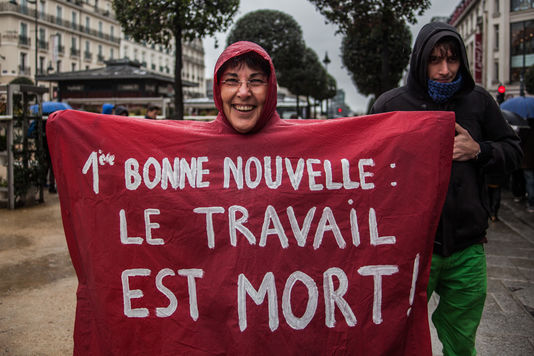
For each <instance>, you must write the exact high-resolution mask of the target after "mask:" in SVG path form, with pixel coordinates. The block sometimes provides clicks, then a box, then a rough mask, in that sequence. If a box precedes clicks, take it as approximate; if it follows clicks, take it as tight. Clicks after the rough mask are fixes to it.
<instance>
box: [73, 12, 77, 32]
mask: <svg viewBox="0 0 534 356" xmlns="http://www.w3.org/2000/svg"><path fill="white" fill-rule="evenodd" d="M77 19H78V18H77V14H76V13H75V12H74V11H73V12H72V28H73V29H76V27H77V24H76V23H77V22H78V21H77Z"/></svg>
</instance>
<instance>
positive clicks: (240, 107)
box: [234, 105, 254, 111]
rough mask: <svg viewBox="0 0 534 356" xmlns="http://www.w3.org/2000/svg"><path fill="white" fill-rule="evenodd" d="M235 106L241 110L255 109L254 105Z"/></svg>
mask: <svg viewBox="0 0 534 356" xmlns="http://www.w3.org/2000/svg"><path fill="white" fill-rule="evenodd" d="M234 108H235V109H236V110H239V111H251V110H252V109H254V106H252V105H234Z"/></svg>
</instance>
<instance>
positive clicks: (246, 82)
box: [220, 63, 269, 134]
mask: <svg viewBox="0 0 534 356" xmlns="http://www.w3.org/2000/svg"><path fill="white" fill-rule="evenodd" d="M268 87H269V86H268V77H267V75H266V74H265V73H264V72H263V71H262V70H261V69H253V68H250V67H249V66H248V65H247V64H246V63H242V64H241V65H239V66H237V67H235V68H227V69H226V70H225V71H224V72H223V73H222V75H221V81H220V88H221V99H222V104H223V112H224V115H225V116H226V119H227V120H228V122H229V123H230V125H232V127H233V128H234V130H236V131H237V132H239V133H242V134H244V133H247V132H249V131H251V130H252V129H253V128H254V127H255V126H256V124H257V123H258V120H259V119H260V116H261V113H262V111H263V106H264V104H265V100H266V98H267V92H268Z"/></svg>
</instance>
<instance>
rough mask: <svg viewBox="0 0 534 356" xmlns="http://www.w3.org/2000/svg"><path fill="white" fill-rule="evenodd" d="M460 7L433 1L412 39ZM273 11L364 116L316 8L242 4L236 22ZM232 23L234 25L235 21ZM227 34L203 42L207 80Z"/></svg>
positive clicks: (455, 0)
mask: <svg viewBox="0 0 534 356" xmlns="http://www.w3.org/2000/svg"><path fill="white" fill-rule="evenodd" d="M459 3H460V0H446V1H443V0H433V1H432V6H431V7H430V9H428V10H427V11H426V12H425V14H424V15H423V16H421V17H420V18H419V20H418V23H417V24H416V25H413V26H410V27H411V29H412V34H413V38H414V39H415V36H416V35H417V32H418V31H419V30H420V28H421V27H422V26H423V25H424V24H425V23H427V22H429V21H430V19H431V18H432V17H433V16H447V17H448V16H450V15H451V14H452V12H453V10H454V8H455V7H456V6H457V5H458V4H459ZM259 9H274V10H279V11H282V12H285V13H287V14H289V15H291V16H292V17H293V18H294V19H295V20H296V21H297V22H298V23H299V25H300V27H301V28H302V32H303V35H304V41H305V42H306V45H307V46H308V47H310V48H312V49H313V50H314V51H315V52H316V53H317V55H318V56H319V58H320V59H321V60H322V59H323V58H324V56H325V53H326V52H328V57H329V58H330V60H331V63H330V64H329V65H328V72H329V73H330V74H331V75H332V76H334V78H335V79H336V81H337V86H338V88H341V89H344V90H345V94H346V102H347V104H348V105H349V106H350V107H351V108H352V110H353V111H355V112H358V113H363V112H365V111H366V110H367V102H368V98H366V97H365V96H363V95H361V94H359V93H358V91H357V89H356V86H355V85H354V84H353V83H352V80H351V79H350V75H349V72H348V71H347V70H346V69H345V68H344V67H343V64H342V62H341V51H340V47H341V36H340V35H335V32H336V26H335V25H332V24H326V23H325V18H324V17H323V16H322V15H321V14H320V13H319V12H317V11H316V10H315V6H314V5H312V4H311V3H310V2H309V1H307V0H270V1H265V0H241V5H240V6H239V10H238V13H237V14H236V16H235V18H236V20H237V19H239V18H240V17H242V16H243V15H245V14H247V13H249V12H251V11H255V10H259ZM234 22H235V21H234ZM228 33H229V30H228V31H226V32H225V33H218V34H216V36H215V37H216V38H217V39H218V41H219V48H214V44H215V41H214V38H205V39H204V49H205V64H206V77H207V78H212V76H213V67H214V66H215V62H216V61H217V58H218V57H219V54H220V53H221V52H222V51H223V49H224V47H225V45H226V38H227V36H228Z"/></svg>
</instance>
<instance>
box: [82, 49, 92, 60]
mask: <svg viewBox="0 0 534 356" xmlns="http://www.w3.org/2000/svg"><path fill="white" fill-rule="evenodd" d="M83 59H84V60H86V61H92V60H93V54H92V53H91V52H88V51H84V52H83Z"/></svg>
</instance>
